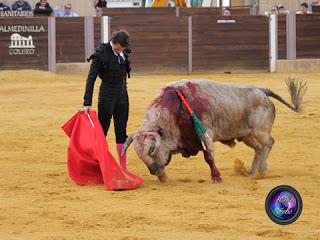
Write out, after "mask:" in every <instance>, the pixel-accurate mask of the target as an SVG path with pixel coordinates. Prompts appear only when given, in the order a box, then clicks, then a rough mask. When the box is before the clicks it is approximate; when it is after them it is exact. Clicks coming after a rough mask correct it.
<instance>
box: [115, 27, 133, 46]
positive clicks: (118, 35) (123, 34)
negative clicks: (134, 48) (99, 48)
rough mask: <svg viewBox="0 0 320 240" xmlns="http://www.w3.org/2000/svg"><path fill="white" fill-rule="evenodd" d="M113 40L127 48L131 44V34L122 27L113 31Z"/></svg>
mask: <svg viewBox="0 0 320 240" xmlns="http://www.w3.org/2000/svg"><path fill="white" fill-rule="evenodd" d="M111 41H112V43H115V44H117V43H118V44H120V45H121V46H122V47H125V48H127V47H129V45H130V43H129V42H130V35H129V33H128V32H127V31H126V30H123V29H121V30H119V31H116V32H113V33H112V37H111Z"/></svg>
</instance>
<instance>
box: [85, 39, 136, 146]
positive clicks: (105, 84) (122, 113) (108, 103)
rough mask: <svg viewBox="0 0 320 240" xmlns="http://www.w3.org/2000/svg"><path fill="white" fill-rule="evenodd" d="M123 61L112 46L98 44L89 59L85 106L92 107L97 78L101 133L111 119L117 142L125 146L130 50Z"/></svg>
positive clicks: (106, 128) (107, 126)
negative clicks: (97, 79) (98, 83)
mask: <svg viewBox="0 0 320 240" xmlns="http://www.w3.org/2000/svg"><path fill="white" fill-rule="evenodd" d="M123 53H124V57H125V59H123V58H122V57H121V56H120V55H119V54H117V53H114V51H113V49H112V46H111V43H110V42H108V43H106V44H101V45H100V46H99V47H98V48H97V49H96V51H95V53H94V54H92V55H91V56H90V58H89V59H88V61H90V60H91V59H92V63H91V66H90V71H89V74H88V78H87V81H86V90H85V94H84V104H83V105H84V106H91V105H92V94H93V89H94V83H95V81H96V78H97V76H99V77H100V78H101V80H102V81H101V85H100V90H99V99H98V117H99V121H100V123H101V126H102V129H103V132H104V134H105V135H107V132H108V129H109V126H110V121H111V118H112V117H113V119H114V125H115V133H116V143H124V142H125V140H126V138H127V133H126V126H127V121H128V114H129V97H128V92H127V76H128V77H130V71H131V68H130V60H129V53H130V50H128V49H126V50H125V51H124V52H123Z"/></svg>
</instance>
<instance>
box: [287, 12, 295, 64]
mask: <svg viewBox="0 0 320 240" xmlns="http://www.w3.org/2000/svg"><path fill="white" fill-rule="evenodd" d="M286 22H287V59H288V60H295V59H296V58H297V46H296V45H297V33H296V14H295V13H289V14H287V21H286Z"/></svg>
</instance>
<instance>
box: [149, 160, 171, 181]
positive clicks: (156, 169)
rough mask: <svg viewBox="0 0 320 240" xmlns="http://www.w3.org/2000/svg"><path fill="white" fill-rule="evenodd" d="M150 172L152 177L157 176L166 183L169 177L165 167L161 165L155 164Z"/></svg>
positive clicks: (150, 168)
mask: <svg viewBox="0 0 320 240" xmlns="http://www.w3.org/2000/svg"><path fill="white" fill-rule="evenodd" d="M149 171H150V173H151V174H152V175H156V176H157V177H158V179H159V180H160V181H161V182H165V181H166V179H167V175H166V172H165V170H164V167H161V166H160V165H159V164H157V163H153V164H152V165H151V166H150V167H149Z"/></svg>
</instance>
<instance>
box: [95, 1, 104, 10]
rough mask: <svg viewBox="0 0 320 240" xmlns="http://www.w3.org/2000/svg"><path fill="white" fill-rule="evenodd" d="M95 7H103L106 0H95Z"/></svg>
mask: <svg viewBox="0 0 320 240" xmlns="http://www.w3.org/2000/svg"><path fill="white" fill-rule="evenodd" d="M94 7H95V8H105V7H107V1H106V0H95V5H94Z"/></svg>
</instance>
